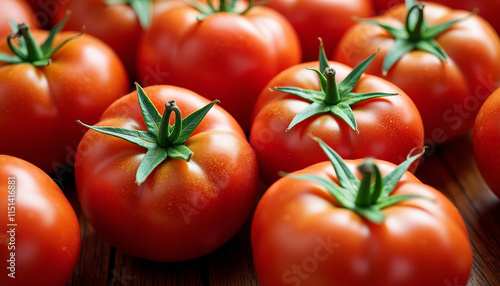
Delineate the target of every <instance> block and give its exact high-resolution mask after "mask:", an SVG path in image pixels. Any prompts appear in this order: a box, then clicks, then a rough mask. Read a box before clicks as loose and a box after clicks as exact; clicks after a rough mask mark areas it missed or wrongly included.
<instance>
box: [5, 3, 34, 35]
mask: <svg viewBox="0 0 500 286" xmlns="http://www.w3.org/2000/svg"><path fill="white" fill-rule="evenodd" d="M9 21H13V22H14V23H26V24H27V25H28V26H29V27H32V28H36V27H38V21H37V19H36V17H35V15H34V11H33V9H32V8H31V6H30V5H29V4H28V3H27V2H26V1H24V0H3V1H0V40H2V41H4V40H5V38H6V37H7V36H8V35H9V34H12V29H11V27H10V23H9Z"/></svg>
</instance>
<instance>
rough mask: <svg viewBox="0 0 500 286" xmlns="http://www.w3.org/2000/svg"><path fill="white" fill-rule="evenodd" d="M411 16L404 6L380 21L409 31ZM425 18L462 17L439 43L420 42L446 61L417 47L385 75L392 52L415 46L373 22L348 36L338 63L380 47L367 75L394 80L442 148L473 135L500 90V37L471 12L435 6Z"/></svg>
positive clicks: (429, 140)
mask: <svg viewBox="0 0 500 286" xmlns="http://www.w3.org/2000/svg"><path fill="white" fill-rule="evenodd" d="M407 14H408V9H407V8H406V7H405V6H404V5H399V6H396V7H394V8H392V9H391V10H389V11H387V12H386V13H385V14H383V15H381V16H379V17H377V18H375V19H374V21H378V22H380V23H385V24H388V25H391V26H394V27H396V28H401V31H404V32H406V29H405V28H404V27H405V23H406V18H407ZM423 18H424V20H425V22H426V26H437V25H440V24H444V23H447V22H451V21H454V20H458V19H462V20H461V21H459V22H458V23H455V24H454V25H452V26H451V27H450V28H447V29H445V30H444V31H443V32H442V33H439V34H438V35H437V36H435V37H434V40H435V42H434V41H432V40H429V39H424V40H425V41H424V42H422V41H421V40H418V41H416V42H418V43H422V44H425V47H429V46H430V47H431V48H436V47H441V51H443V52H444V53H445V56H444V59H445V60H446V61H443V59H440V57H438V56H436V53H430V52H428V51H426V50H421V49H418V50H417V49H412V50H411V51H408V52H406V53H403V55H402V57H400V58H399V60H397V61H396V62H395V63H394V64H393V65H392V67H391V68H390V69H388V70H387V71H386V74H385V73H384V71H383V65H384V59H386V58H387V55H388V54H389V51H391V49H392V48H393V47H394V46H395V45H396V43H398V46H399V47H400V49H395V50H392V52H394V51H396V50H398V51H400V52H401V51H403V50H404V49H402V48H406V47H408V46H409V45H408V43H409V42H406V44H405V45H402V44H401V45H400V44H399V43H401V42H400V41H396V40H395V38H394V37H393V36H392V35H390V34H389V33H388V32H387V31H386V30H384V29H382V28H381V27H379V26H377V25H374V24H370V23H359V24H356V25H355V26H353V27H351V29H349V30H348V31H347V32H346V33H345V34H344V37H343V38H342V40H341V41H340V43H339V46H338V48H337V51H336V54H335V56H334V60H337V61H339V62H342V63H345V64H348V65H356V64H358V63H359V62H361V61H362V60H363V59H364V58H366V57H367V56H368V55H370V54H372V53H373V52H375V51H377V50H378V49H380V52H379V53H378V54H377V56H376V57H375V59H374V61H373V63H372V65H370V66H369V67H368V69H367V70H366V72H367V73H369V74H373V75H377V76H380V77H383V78H384V79H387V80H389V81H390V82H392V83H394V84H396V85H397V86H399V87H400V88H401V89H403V90H404V91H405V92H406V93H407V94H408V95H409V96H410V97H411V98H412V100H413V101H414V102H415V104H416V105H417V108H418V109H419V111H420V114H421V115H422V120H423V122H424V129H425V138H426V145H436V144H441V143H444V142H447V141H450V140H452V139H454V138H457V137H459V136H462V135H464V134H466V133H468V132H469V131H470V130H471V128H472V125H473V122H474V118H475V116H476V114H477V111H478V110H479V107H480V106H481V103H482V102H483V101H484V100H485V99H486V98H487V97H488V95H489V94H490V93H491V92H490V91H491V89H492V88H493V89H494V88H496V87H497V86H498V82H499V81H500V65H499V64H498V63H499V62H500V39H499V38H498V35H497V34H496V33H495V31H494V30H493V29H492V27H491V26H490V25H489V24H488V23H487V22H486V21H485V20H484V19H482V18H481V17H479V16H477V15H470V13H468V12H466V11H462V10H452V9H450V8H447V7H445V6H442V5H439V4H434V3H430V2H429V3H426V4H425V7H424V8H423ZM424 26H425V25H424ZM425 30H426V31H428V30H427V29H425ZM421 33H423V32H421ZM431 38H432V37H431ZM429 43H430V44H432V45H434V46H432V45H428V44H429ZM435 43H437V44H435ZM422 46H424V45H422ZM392 52H391V53H392ZM396 54H397V53H396ZM437 54H439V53H437Z"/></svg>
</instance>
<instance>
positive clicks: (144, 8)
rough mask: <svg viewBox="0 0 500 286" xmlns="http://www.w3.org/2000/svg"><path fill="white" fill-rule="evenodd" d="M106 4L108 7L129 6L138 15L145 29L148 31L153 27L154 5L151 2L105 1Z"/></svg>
mask: <svg viewBox="0 0 500 286" xmlns="http://www.w3.org/2000/svg"><path fill="white" fill-rule="evenodd" d="M105 3H106V4H108V5H114V4H129V5H130V6H131V7H132V9H133V10H134V12H135V14H136V15H137V18H138V19H139V23H140V24H141V27H142V28H143V29H147V28H148V27H149V26H150V25H151V19H152V18H153V3H152V1H151V0H105Z"/></svg>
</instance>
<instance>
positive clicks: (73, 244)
mask: <svg viewBox="0 0 500 286" xmlns="http://www.w3.org/2000/svg"><path fill="white" fill-rule="evenodd" d="M3 138H4V140H5V139H7V138H8V137H3ZM0 198H1V200H2V203H1V204H0V214H1V217H0V285H9V286H26V285H54V286H58V285H66V283H67V281H68V280H69V278H70V277H71V275H72V274H73V271H74V268H75V266H76V263H77V262H78V258H79V256H80V245H81V238H80V225H79V223H78V218H77V216H76V214H75V211H74V210H73V208H72V206H71V204H70V203H69V202H68V200H67V199H66V197H65V196H64V193H63V192H62V191H61V189H60V188H59V186H58V185H57V184H56V183H55V182H54V181H53V180H52V179H51V178H50V177H49V176H48V175H47V174H46V173H45V172H43V171H42V170H40V169H39V168H38V167H36V166H34V165H33V164H31V163H29V162H27V161H24V160H21V159H19V158H16V157H12V156H7V155H0Z"/></svg>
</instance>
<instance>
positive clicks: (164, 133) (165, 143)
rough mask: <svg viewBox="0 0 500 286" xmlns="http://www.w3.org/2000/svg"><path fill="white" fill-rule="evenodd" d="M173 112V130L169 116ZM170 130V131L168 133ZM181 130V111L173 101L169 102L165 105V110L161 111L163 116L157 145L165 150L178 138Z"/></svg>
mask: <svg viewBox="0 0 500 286" xmlns="http://www.w3.org/2000/svg"><path fill="white" fill-rule="evenodd" d="M172 112H174V115H175V118H174V120H175V121H174V125H173V128H172V127H171V126H170V115H171V114H172ZM170 129H172V130H171V131H170ZM181 130H182V115H181V110H180V109H179V107H178V106H177V105H176V104H175V100H169V101H167V102H166V103H165V110H164V111H163V116H162V120H161V124H160V130H159V134H158V145H160V146H162V147H164V148H167V147H170V146H172V145H173V144H174V142H175V141H176V140H177V139H178V138H179V135H180V134H181Z"/></svg>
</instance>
